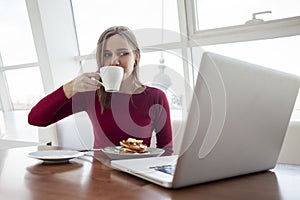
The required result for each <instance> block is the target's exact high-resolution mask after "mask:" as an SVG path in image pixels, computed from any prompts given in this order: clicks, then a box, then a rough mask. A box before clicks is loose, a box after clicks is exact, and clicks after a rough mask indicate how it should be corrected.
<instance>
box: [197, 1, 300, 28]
mask: <svg viewBox="0 0 300 200" xmlns="http://www.w3.org/2000/svg"><path fill="white" fill-rule="evenodd" d="M195 2H196V6H195V8H196V12H197V21H198V27H197V30H205V29H212V28H219V27H226V26H234V25H241V24H245V22H246V21H248V20H251V19H252V14H253V13H257V12H264V11H272V13H271V14H262V15H257V16H256V18H258V19H263V20H265V21H267V20H275V19H280V18H288V17H294V16H299V15H300V9H299V6H300V4H299V0H264V1H261V0H243V1H241V0H227V1H219V0H195Z"/></svg>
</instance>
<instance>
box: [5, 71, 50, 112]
mask: <svg viewBox="0 0 300 200" xmlns="http://www.w3.org/2000/svg"><path fill="white" fill-rule="evenodd" d="M5 75H6V79H7V82H8V88H9V92H10V97H11V101H12V104H13V107H14V110H19V109H29V108H31V107H32V106H33V105H34V104H35V103H37V101H38V100H40V99H41V98H42V97H43V96H44V89H43V84H42V79H41V75H40V70H39V68H38V67H32V68H25V69H16V70H7V71H6V72H5Z"/></svg>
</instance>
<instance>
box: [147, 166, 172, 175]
mask: <svg viewBox="0 0 300 200" xmlns="http://www.w3.org/2000/svg"><path fill="white" fill-rule="evenodd" d="M175 167H176V166H175V165H162V166H154V167H150V169H154V170H157V171H160V172H163V173H166V174H170V175H174V172H175Z"/></svg>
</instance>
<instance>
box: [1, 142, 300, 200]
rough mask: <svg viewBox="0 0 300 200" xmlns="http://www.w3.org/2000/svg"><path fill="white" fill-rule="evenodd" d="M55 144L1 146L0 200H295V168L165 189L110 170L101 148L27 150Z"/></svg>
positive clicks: (299, 192) (298, 192) (298, 187)
mask: <svg viewBox="0 0 300 200" xmlns="http://www.w3.org/2000/svg"><path fill="white" fill-rule="evenodd" d="M42 149H44V150H45V149H60V148H58V147H47V146H46V147H24V148H15V149H9V150H0V194H1V195H0V199H1V200H2V199H5V200H6V199H9V200H14V199H22V200H26V199H43V200H44V199H46V200H47V199H121V198H122V199H185V200H186V199H231V200H232V199H243V200H244V199H251V200H252V199H272V200H273V199H275V200H276V199H300V166H293V165H277V166H276V168H275V169H273V170H270V171H267V172H261V173H255V174H250V175H245V176H240V177H236V178H230V179H225V180H221V181H215V182H210V183H206V184H200V185H196V186H191V187H186V188H183V189H178V190H172V189H165V188H162V187H159V186H156V185H154V184H151V183H149V182H147V181H144V180H141V179H139V178H136V177H134V176H131V175H127V174H125V173H122V172H119V171H116V170H113V169H111V168H110V167H109V160H108V158H107V157H106V156H105V155H104V154H102V153H101V152H96V153H95V155H94V156H95V158H93V157H91V156H84V157H80V158H75V159H72V160H70V162H69V163H67V164H44V163H43V162H42V161H40V160H36V159H33V158H29V157H28V156H27V154H28V153H30V152H33V151H37V150H42Z"/></svg>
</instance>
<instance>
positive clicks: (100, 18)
mask: <svg viewBox="0 0 300 200" xmlns="http://www.w3.org/2000/svg"><path fill="white" fill-rule="evenodd" d="M72 4H73V11H74V18H75V24H76V30H77V36H78V42H79V47H80V53H81V55H85V54H90V53H91V52H93V51H94V50H95V48H96V44H97V40H98V38H99V36H100V34H101V33H102V32H103V31H104V30H105V29H107V28H109V27H111V26H116V25H123V26H127V27H129V28H130V29H131V30H133V31H134V30H139V29H146V28H147V29H149V28H151V29H161V27H162V12H161V10H162V0H142V1H141V0H130V1H124V0H110V1H99V0H72ZM174 19H175V20H174ZM177 19H178V11H177V1H164V29H167V30H172V31H175V32H177V33H179V22H178V20H177ZM177 35H178V36H179V34H177ZM164 39H165V40H166V41H167V40H168V41H167V42H175V41H179V39H180V37H176V38H171V39H170V37H165V38H164ZM170 40H171V41H170ZM174 40H175V41H174ZM159 41H161V40H159ZM166 41H165V42H166Z"/></svg>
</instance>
